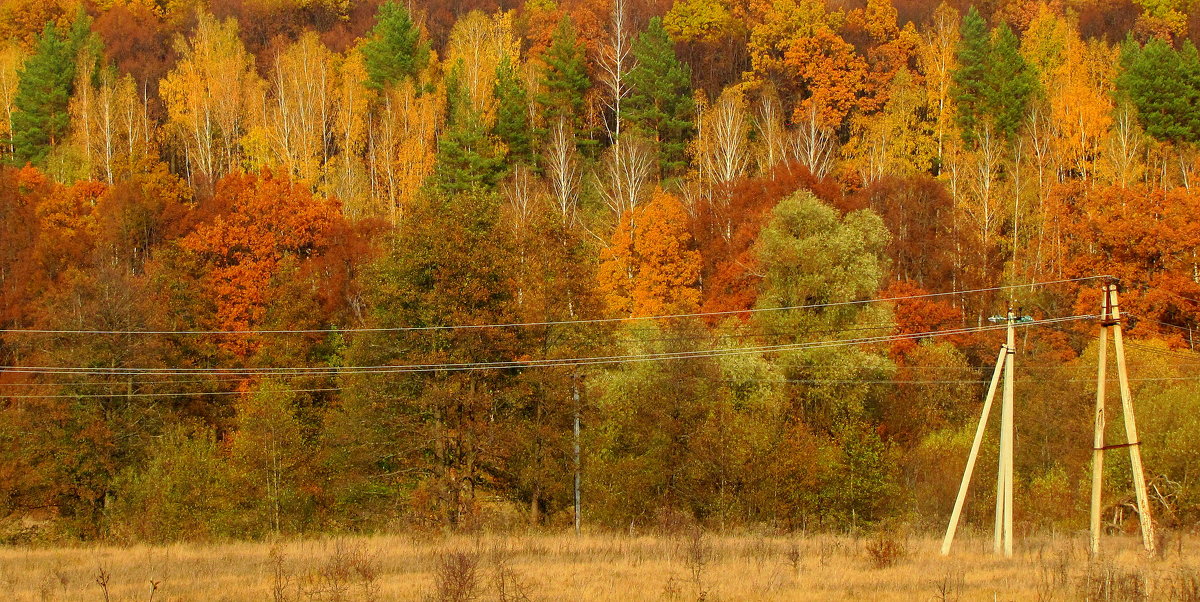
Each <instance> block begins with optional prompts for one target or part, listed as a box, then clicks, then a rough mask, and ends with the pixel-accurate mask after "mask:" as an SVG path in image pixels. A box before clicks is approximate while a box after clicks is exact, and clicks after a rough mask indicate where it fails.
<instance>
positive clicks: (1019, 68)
mask: <svg viewBox="0 0 1200 602" xmlns="http://www.w3.org/2000/svg"><path fill="white" fill-rule="evenodd" d="M995 38H996V39H995V43H994V45H993V46H992V52H991V56H990V60H989V61H988V69H987V84H988V85H987V86H986V100H987V102H986V103H985V106H986V109H987V115H988V116H989V118H990V119H991V122H992V125H994V126H995V128H996V133H997V134H999V135H1001V136H1003V137H1004V138H1005V139H1007V140H1010V141H1011V140H1012V139H1013V138H1014V137H1015V136H1016V134H1017V130H1019V129H1020V127H1021V122H1023V121H1024V120H1025V110H1026V107H1027V106H1028V105H1029V101H1030V99H1031V98H1032V97H1033V95H1034V93H1035V91H1036V90H1037V87H1038V80H1037V75H1036V74H1035V73H1034V72H1033V69H1032V68H1030V66H1029V63H1027V62H1026V61H1025V58H1024V57H1023V56H1021V49H1020V41H1019V40H1017V36H1016V34H1014V33H1013V31H1012V29H1011V28H1009V26H1008V24H1007V23H1004V24H1001V25H1000V28H999V30H998V31H997V32H996V36H995Z"/></svg>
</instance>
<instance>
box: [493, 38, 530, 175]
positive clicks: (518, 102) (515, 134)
mask: <svg viewBox="0 0 1200 602" xmlns="http://www.w3.org/2000/svg"><path fill="white" fill-rule="evenodd" d="M492 133H493V134H494V135H495V136H496V137H497V138H499V139H500V141H501V142H503V143H504V144H505V145H506V146H507V147H508V160H509V163H512V164H517V163H526V164H528V163H532V161H533V145H532V141H531V140H530V131H529V93H528V92H527V91H526V90H525V82H523V81H521V77H520V75H519V74H518V73H517V70H516V68H515V67H514V66H513V64H512V61H511V60H510V59H509V58H508V55H505V56H504V58H502V59H500V64H499V65H497V66H496V125H495V126H493V128H492Z"/></svg>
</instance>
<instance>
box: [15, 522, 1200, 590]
mask: <svg viewBox="0 0 1200 602" xmlns="http://www.w3.org/2000/svg"><path fill="white" fill-rule="evenodd" d="M889 539H890V540H889ZM939 543H940V542H939V541H938V540H936V539H934V538H914V537H904V536H902V535H894V534H893V535H882V536H873V537H864V538H861V539H855V538H849V537H835V536H829V535H813V536H808V537H800V536H795V537H792V536H780V535H754V534H740V535H721V534H714V533H705V532H700V531H683V532H681V533H680V534H678V535H673V536H656V537H654V536H646V537H626V536H619V535H586V536H584V537H581V538H578V539H577V538H575V537H574V536H570V535H544V534H531V535H498V534H489V535H454V536H429V535H423V536H401V535H397V536H377V537H346V538H327V539H308V540H298V541H281V542H274V543H271V542H264V543H231V544H212V545H189V544H177V545H170V546H161V547H152V546H133V547H124V548H121V547H105V546H99V547H89V546H80V547H73V548H42V549H39V548H3V549H0V588H2V589H0V598H3V599H13V600H88V601H93V600H113V601H116V600H123V601H124V600H149V601H164V602H165V601H168V600H205V601H207V600H272V601H276V602H283V601H289V600H343V601H350V600H455V601H466V600H497V601H502V602H509V601H523V600H612V601H619V602H629V601H632V600H830V599H870V600H939V601H947V600H1083V599H1091V600H1200V560H1197V559H1196V558H1195V557H1194V555H1193V553H1194V551H1195V543H1196V542H1195V540H1193V539H1191V538H1184V539H1180V538H1175V539H1168V540H1167V541H1164V542H1163V543H1164V544H1165V545H1163V546H1162V547H1163V548H1164V551H1163V553H1162V554H1161V555H1160V556H1159V557H1157V558H1148V557H1146V555H1145V554H1144V553H1141V551H1140V546H1139V545H1138V542H1137V541H1136V540H1134V539H1131V538H1125V537H1120V538H1108V539H1106V540H1105V542H1104V545H1105V555H1104V557H1103V558H1102V559H1100V560H1096V561H1093V560H1090V559H1089V557H1088V553H1087V547H1086V546H1087V539H1086V535H1083V534H1080V535H1077V536H1050V537H1036V538H1025V539H1020V540H1018V541H1017V548H1018V553H1017V555H1016V557H1015V558H1013V559H1011V560H1004V559H1002V558H997V557H995V556H993V555H992V554H991V543H990V541H988V540H985V539H981V538H971V537H965V538H961V539H960V540H959V542H958V543H957V545H956V546H955V550H954V552H953V554H952V555H951V556H950V557H949V558H943V557H942V556H940V555H939V554H938V545H939Z"/></svg>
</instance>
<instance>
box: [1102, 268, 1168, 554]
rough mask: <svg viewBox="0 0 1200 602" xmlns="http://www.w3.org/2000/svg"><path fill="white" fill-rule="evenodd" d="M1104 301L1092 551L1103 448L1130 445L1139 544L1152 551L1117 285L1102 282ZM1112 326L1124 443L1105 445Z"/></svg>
mask: <svg viewBox="0 0 1200 602" xmlns="http://www.w3.org/2000/svg"><path fill="white" fill-rule="evenodd" d="M1102 291H1103V293H1104V294H1103V299H1104V301H1103V305H1102V307H1101V315H1100V349H1099V353H1098V355H1099V358H1098V363H1099V368H1098V369H1097V380H1096V433H1095V439H1094V441H1095V445H1094V446H1093V447H1094V449H1093V452H1092V454H1093V455H1092V515H1091V530H1092V532H1091V539H1092V542H1091V543H1092V554H1093V555H1098V554H1099V553H1100V503H1101V499H1100V498H1101V489H1102V485H1103V483H1102V481H1103V478H1104V472H1103V469H1104V460H1103V455H1104V452H1105V451H1107V450H1110V449H1118V448H1122V447H1127V448H1129V468H1130V471H1131V472H1132V473H1133V491H1134V494H1135V495H1136V496H1137V505H1138V522H1139V523H1140V525H1141V528H1142V546H1143V547H1145V548H1146V551H1147V552H1150V553H1154V520H1153V518H1152V517H1151V516H1150V496H1149V494H1148V493H1147V491H1146V475H1145V472H1144V470H1143V469H1142V450H1141V446H1142V442H1141V440H1140V439H1138V434H1137V422H1136V420H1135V419H1134V415H1133V396H1132V395H1131V394H1130V391H1129V370H1128V366H1127V365H1126V363H1125V342H1124V339H1123V336H1122V332H1121V308H1120V302H1119V300H1118V298H1117V287H1116V285H1114V284H1105V285H1104V286H1103V288H1102ZM1109 329H1112V334H1113V345H1114V347H1115V351H1116V356H1117V381H1118V385H1119V388H1120V390H1121V418H1122V420H1123V422H1124V423H1125V441H1126V442H1125V443H1122V444H1118V445H1104V426H1105V421H1104V394H1105V370H1106V364H1107V357H1106V355H1107V347H1108V342H1107V331H1108V330H1109Z"/></svg>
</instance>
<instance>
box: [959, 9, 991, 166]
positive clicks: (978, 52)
mask: <svg viewBox="0 0 1200 602" xmlns="http://www.w3.org/2000/svg"><path fill="white" fill-rule="evenodd" d="M991 52H992V44H991V40H990V39H989V36H988V30H987V23H984V21H983V17H982V16H981V15H980V14H979V11H978V10H975V7H974V6H972V7H971V9H970V10H968V11H967V14H966V16H964V17H963V24H962V39H961V41H960V42H959V43H958V69H956V70H955V71H954V92H953V95H954V101H955V103H956V104H957V105H958V126H959V127H960V128H962V136H963V140H964V141H966V142H968V143H970V142H973V141H974V140H975V129H976V128H977V127H979V125H980V120H981V119H982V118H983V117H984V111H985V107H986V104H987V100H986V99H987V79H988V62H989V57H990V55H991Z"/></svg>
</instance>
